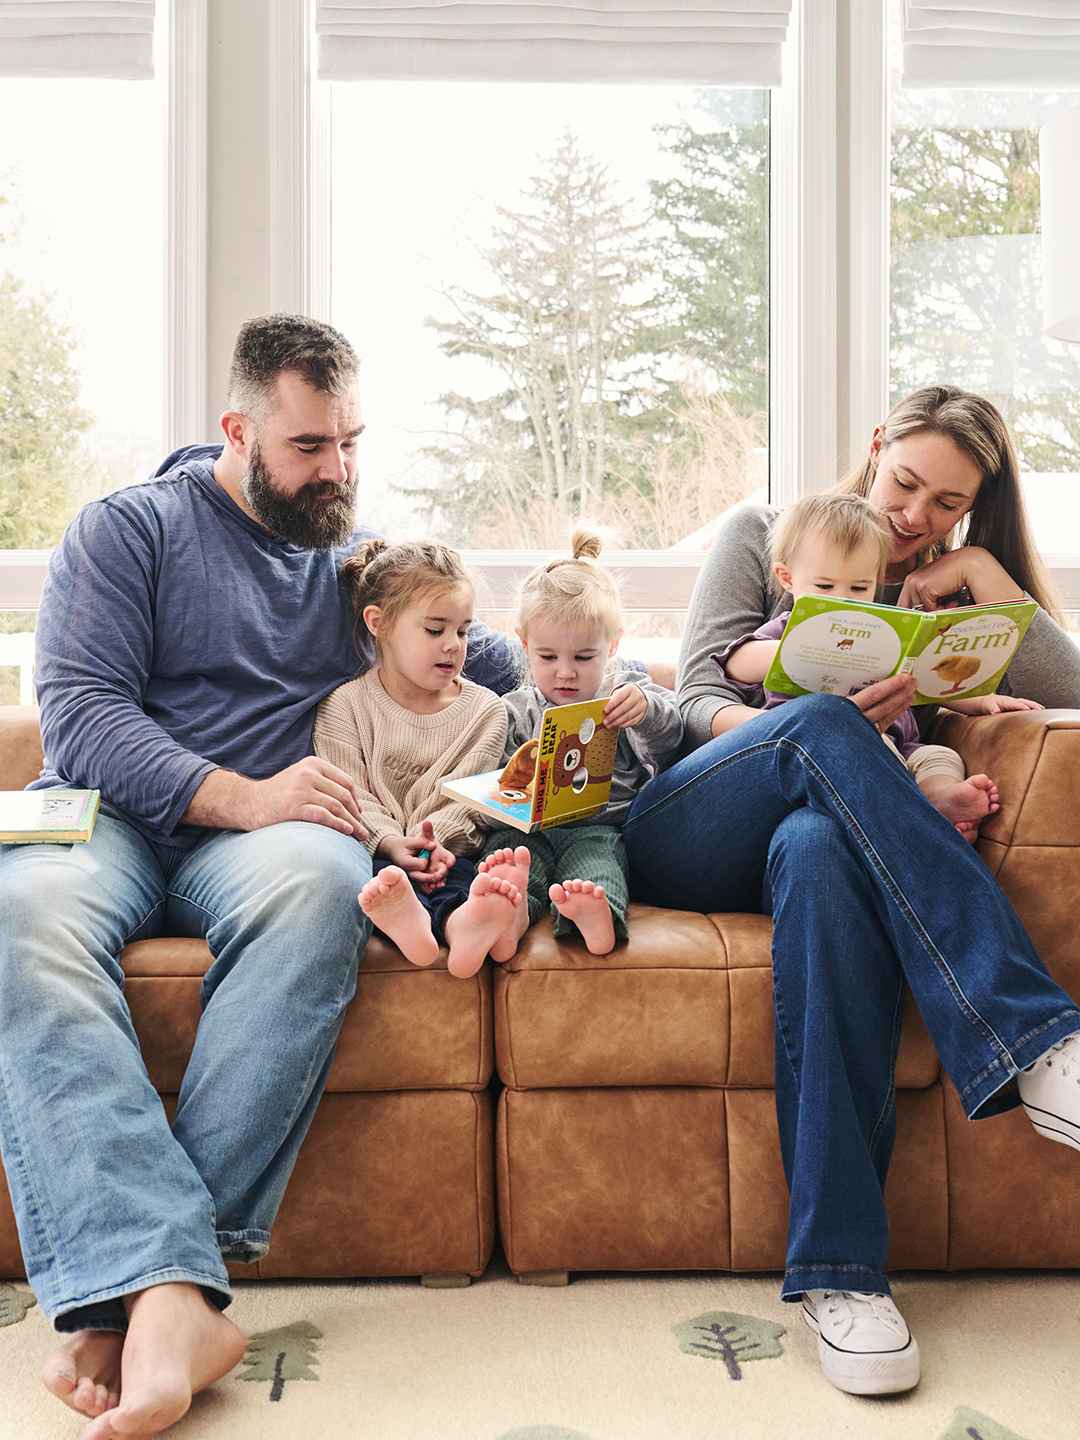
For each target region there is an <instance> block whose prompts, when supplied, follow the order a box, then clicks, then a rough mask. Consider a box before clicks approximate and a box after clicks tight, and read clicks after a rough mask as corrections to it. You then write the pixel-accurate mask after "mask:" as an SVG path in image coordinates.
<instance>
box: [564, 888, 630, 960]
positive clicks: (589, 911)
mask: <svg viewBox="0 0 1080 1440" xmlns="http://www.w3.org/2000/svg"><path fill="white" fill-rule="evenodd" d="M548 896H549V897H550V899H551V903H552V904H553V905H554V906H555V909H556V910H558V912H559V914H560V915H563V916H565V917H566V919H567V920H572V921H573V922H574V924H575V925H576V926H577V928H578V929H579V930H580V931H581V938H582V939H583V940H584V941H585V946H586V948H587V949H588V950H589V952H590V953H591V954H593V955H607V954H608V952H609V951H611V950H613V949H614V947H615V926H614V925H613V924H612V920H611V906H610V905H609V904H608V901H607V895H606V894H605V893H604V887H603V886H602V885H594V884H593V882H592V881H591V880H567V881H566V883H565V884H564V885H552V887H551V889H550V890H549V891H548Z"/></svg>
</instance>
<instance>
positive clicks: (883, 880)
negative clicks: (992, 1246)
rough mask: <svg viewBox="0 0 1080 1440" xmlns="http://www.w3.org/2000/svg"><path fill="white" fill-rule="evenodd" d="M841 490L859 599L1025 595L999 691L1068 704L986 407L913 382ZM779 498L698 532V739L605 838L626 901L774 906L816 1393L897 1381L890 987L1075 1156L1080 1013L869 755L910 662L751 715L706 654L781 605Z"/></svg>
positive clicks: (908, 792)
mask: <svg viewBox="0 0 1080 1440" xmlns="http://www.w3.org/2000/svg"><path fill="white" fill-rule="evenodd" d="M838 488H839V489H841V490H843V489H849V490H854V491H856V492H857V493H859V494H864V495H866V496H867V498H869V500H870V501H871V503H872V504H873V505H874V506H875V507H876V508H877V509H878V510H879V511H880V512H881V513H882V514H883V515H884V517H885V519H886V522H887V524H888V527H889V533H890V537H891V541H892V550H891V558H890V561H889V564H888V567H887V569H886V577H885V578H886V585H885V587H884V589H883V592H882V594H881V598H883V599H886V600H892V601H899V603H900V604H903V605H912V606H913V605H916V604H918V605H922V606H924V607H926V608H928V609H933V608H936V607H937V606H938V604H939V602H942V601H944V600H946V598H947V597H950V596H952V595H954V594H956V593H957V592H960V591H965V590H966V591H967V592H968V594H969V595H970V597H971V599H972V600H973V601H975V602H984V603H988V602H993V601H1001V600H1019V599H1020V598H1021V597H1022V596H1023V595H1024V594H1025V593H1026V594H1028V595H1030V596H1031V597H1032V598H1033V599H1035V600H1037V601H1038V602H1039V605H1040V609H1039V612H1038V613H1037V614H1036V616H1035V619H1034V620H1033V622H1032V624H1031V626H1030V627H1029V629H1028V632H1027V634H1026V636H1025V637H1024V640H1023V642H1022V644H1021V645H1020V647H1019V649H1018V651H1017V653H1016V655H1015V657H1014V659H1013V663H1012V665H1011V666H1010V667H1009V670H1008V672H1007V675H1006V681H1007V682H1008V684H1009V685H1010V686H1011V687H1012V688H1013V689H1015V690H1016V691H1018V692H1020V693H1021V694H1023V695H1025V696H1028V697H1029V698H1030V699H1032V700H1035V701H1037V702H1039V703H1041V704H1043V705H1069V706H1077V705H1080V655H1078V653H1077V649H1076V647H1075V645H1074V643H1073V641H1072V640H1071V639H1070V637H1069V636H1068V635H1066V634H1065V632H1064V631H1063V630H1062V629H1061V627H1060V625H1059V624H1058V623H1057V620H1056V617H1055V606H1054V598H1053V592H1052V588H1051V586H1050V584H1049V582H1048V579H1047V576H1046V572H1045V569H1044V567H1043V566H1042V564H1041V563H1040V561H1039V559H1038V556H1037V555H1036V554H1035V551H1034V547H1033V546H1032V544H1031V540H1030V535H1029V532H1028V527H1027V524H1026V520H1025V517H1024V510H1023V502H1022V499H1021V494H1020V487H1019V481H1018V478H1017V468H1016V456H1015V452H1014V450H1013V446H1012V441H1011V439H1010V437H1009V433H1008V429H1007V427H1006V425H1005V422H1004V420H1003V419H1002V417H1001V416H1000V414H999V413H998V412H997V410H995V408H994V407H993V405H991V404H990V403H989V401H987V400H985V399H982V398H981V397H980V396H977V395H969V394H967V393H965V392H963V391H960V390H956V389H953V388H951V387H947V386H937V387H932V388H930V389H926V390H920V391H918V392H916V394H914V395H912V396H909V398H908V399H907V400H905V401H902V402H901V403H900V404H899V405H898V406H897V407H896V408H895V409H894V410H893V412H892V413H891V414H890V416H889V417H888V419H887V420H886V421H885V423H884V425H882V426H879V427H878V428H877V430H875V432H874V436H873V440H872V442H871V445H870V452H869V454H868V456H867V460H866V463H865V465H864V466H863V467H862V468H861V469H860V470H859V471H858V472H857V473H856V474H855V475H854V476H852V477H850V478H849V479H848V480H847V481H845V482H842V483H841V485H840V486H839V487H838ZM776 513H777V512H776V511H775V510H773V509H770V508H769V507H767V506H748V507H744V508H742V509H740V510H739V511H737V512H736V513H735V514H734V515H733V516H732V517H731V518H730V519H729V521H728V522H727V524H726V525H725V526H724V528H723V529H722V530H721V531H720V533H719V534H718V535H717V537H716V541H715V543H714V545H713V548H712V551H711V553H710V555H709V558H708V560H707V562H706V564H705V566H704V568H703V570H702V574H701V578H700V581H699V583H698V587H697V590H696V592H695V596H694V600H693V603H692V605H691V611H690V615H689V618H688V622H687V629H686V637H685V639H684V642H683V653H682V657H681V662H680V671H679V698H680V703H681V705H682V710H683V718H684V721H685V723H686V729H687V737H688V740H689V741H690V743H691V744H695V745H697V746H698V748H697V749H696V750H694V751H693V752H692V753H691V754H689V755H687V756H686V757H685V758H684V759H682V760H680V761H679V762H677V763H676V764H675V765H673V766H672V767H671V769H670V770H667V771H665V772H664V773H663V774H661V775H659V776H657V778H656V779H655V780H654V781H653V782H652V783H651V784H650V785H649V786H648V787H647V788H646V789H645V790H644V791H643V792H642V794H641V795H639V796H638V798H637V799H636V800H635V802H634V804H633V806H632V808H631V811H630V816H629V818H628V820H627V822H626V825H625V827H624V829H623V840H624V843H625V845H626V850H627V854H628V857H629V861H630V869H631V884H632V890H633V893H634V894H635V897H636V898H638V899H640V900H643V901H645V902H647V903H651V904H657V905H668V906H674V907H678V908H682V909H687V910H699V911H705V912H707V913H708V912H713V911H725V910H731V911H742V910H758V911H762V912H764V913H767V914H770V915H772V917H773V987H774V998H775V1003H776V1108H777V1118H778V1121H779V1129H780V1142H781V1150H782V1154H783V1159H784V1167H785V1173H786V1176H787V1181H788V1186H789V1189H790V1192H791V1207H790V1218H789V1225H788V1254H787V1265H786V1274H785V1279H784V1286H783V1296H784V1299H785V1300H789V1301H793V1302H797V1301H801V1302H802V1305H803V1314H804V1317H805V1319H806V1322H807V1324H808V1325H809V1326H810V1327H811V1329H812V1330H813V1331H815V1333H816V1334H817V1336H818V1355H819V1358H820V1361H821V1365H822V1369H823V1371H824V1373H825V1376H826V1378H827V1379H828V1380H830V1381H831V1382H832V1384H834V1385H836V1386H837V1387H838V1388H839V1389H841V1390H846V1391H849V1392H851V1393H855V1394H883V1393H893V1392H897V1391H903V1390H909V1389H911V1387H912V1386H914V1385H916V1384H917V1383H918V1379H919V1350H918V1345H917V1344H916V1342H915V1339H914V1337H913V1336H912V1335H911V1333H910V1331H909V1330H908V1327H907V1325H906V1323H905V1321H904V1319H903V1317H902V1315H901V1314H900V1312H899V1311H898V1310H897V1308H896V1306H895V1305H894V1304H893V1302H892V1300H891V1298H890V1295H889V1284H888V1281H887V1280H886V1278H885V1273H884V1267H885V1258H886V1255H887V1252H888V1244H889V1227H888V1219H887V1216H886V1212H885V1203H884V1198H883V1191H884V1186H885V1177H886V1172H887V1170H888V1165H889V1157H890V1154H891V1151H892V1145H893V1139H894V1136H895V1130H896V1116H895V1102H894V1088H893V1087H894V1074H893V1072H894V1065H895V1058H896V1048H897V1043H898V1037H899V1031H900V1017H901V1016H902V1014H903V1005H904V986H905V983H907V984H908V985H910V987H911V990H912V992H913V993H914V996H915V1000H916V1003H917V1004H918V1006H919V1010H920V1012H921V1013H922V1017H923V1019H924V1021H925V1022H926V1027H927V1029H928V1030H929V1032H930V1036H931V1039H932V1040H933V1041H934V1044H935V1046H936V1047H937V1051H938V1054H939V1055H940V1056H941V1059H942V1062H943V1064H944V1065H945V1068H946V1070H947V1071H948V1073H949V1075H950V1077H951V1079H952V1081H953V1083H954V1085H955V1086H956V1089H957V1091H958V1092H959V1095H960V1098H961V1101H962V1102H963V1105H964V1109H965V1111H966V1113H967V1115H968V1116H969V1117H970V1118H971V1119H979V1118H981V1117H983V1116H986V1115H994V1114H999V1113H1001V1112H1003V1111H1005V1110H1009V1109H1011V1108H1013V1107H1014V1106H1016V1105H1019V1104H1020V1103H1021V1102H1022V1103H1024V1105H1025V1107H1026V1108H1027V1109H1028V1111H1029V1114H1030V1115H1031V1116H1032V1118H1033V1120H1035V1121H1036V1123H1037V1126H1038V1128H1039V1129H1040V1130H1041V1131H1042V1132H1043V1133H1048V1132H1050V1131H1053V1132H1054V1138H1056V1139H1060V1140H1063V1141H1065V1142H1066V1143H1068V1144H1071V1145H1074V1146H1075V1147H1076V1148H1077V1149H1080V1087H1078V1086H1077V1085H1076V1073H1077V1067H1078V1066H1080V1039H1078V1038H1076V1037H1077V1035H1078V1032H1080V1011H1078V1009H1077V1007H1076V1005H1075V1003H1074V1002H1073V1001H1072V999H1071V998H1070V997H1069V995H1068V994H1066V992H1065V991H1064V990H1062V989H1061V988H1060V986H1058V985H1057V984H1055V982H1054V981H1053V980H1052V979H1051V978H1050V976H1049V974H1048V973H1047V971H1046V968H1045V966H1044V965H1043V963H1042V961H1041V959H1040V958H1039V956H1038V954H1037V953H1036V951H1035V949H1034V947H1033V945H1032V944H1031V941H1030V940H1029V938H1028V936H1027V934H1026V932H1025V931H1024V928H1023V926H1022V925H1021V924H1020V922H1019V920H1018V918H1017V916H1016V913H1015V911H1014V910H1013V909H1012V907H1011V905H1010V904H1009V902H1008V901H1007V899H1006V898H1005V895H1004V894H1003V893H1002V891H1001V889H1000V888H999V886H998V885H997V882H996V881H995V880H994V879H993V877H992V876H991V874H990V872H989V870H987V868H986V866H985V865H984V864H983V862H982V861H981V860H980V859H979V857H978V855H977V854H975V853H974V851H973V850H972V848H971V847H970V846H969V845H968V844H966V843H965V841H964V840H963V838H962V837H961V836H960V835H959V834H958V833H957V831H956V829H955V828H954V826H953V825H951V824H950V823H949V821H948V820H947V819H945V818H944V817H943V816H941V815H939V814H938V813H937V812H936V811H935V810H934V809H933V807H932V806H931V805H930V803H929V801H927V800H926V799H925V798H924V797H923V796H922V795H921V794H920V793H919V792H918V790H917V788H916V787H915V786H913V785H912V784H911V781H910V779H909V777H908V776H907V775H906V774H905V772H904V771H903V769H902V768H901V767H900V766H898V765H897V764H896V762H895V759H894V758H893V757H892V756H891V755H890V754H889V753H888V751H887V749H886V747H885V746H884V745H882V743H881V740H880V738H879V735H878V730H877V729H876V728H875V726H877V727H880V728H885V727H887V726H888V725H890V724H891V723H892V722H893V721H894V720H895V719H896V718H897V716H898V715H900V714H901V713H902V712H903V711H905V710H906V709H907V708H908V707H909V705H910V703H911V699H912V695H913V693H914V690H913V682H912V680H911V678H910V677H904V676H894V677H893V678H892V679H889V680H883V681H881V682H880V683H879V684H877V685H871V686H869V687H868V688H867V689H866V690H864V691H862V692H861V693H860V694H859V695H857V696H855V697H853V700H848V699H842V698H840V697H838V696H835V695H806V696H803V697H801V698H800V699H798V700H794V701H792V702H791V703H790V704H787V705H783V706H780V707H779V708H778V709H775V710H771V711H769V712H768V713H767V714H761V713H760V711H759V710H758V709H755V708H750V707H748V706H747V705H746V704H745V703H744V697H743V696H742V695H740V694H739V692H738V691H736V690H734V689H733V688H732V687H730V686H729V685H726V684H725V682H724V681H723V679H722V678H721V676H720V675H719V673H718V671H717V668H716V666H715V664H714V663H713V661H712V660H711V659H710V658H709V657H710V656H711V655H712V654H715V653H717V652H720V651H723V650H724V649H725V647H726V646H728V645H730V644H731V642H732V641H733V640H735V639H737V638H738V637H739V636H740V635H746V634H747V633H749V632H752V631H753V630H755V629H756V628H757V627H758V626H760V625H761V624H762V623H763V621H765V620H767V619H769V618H770V617H771V616H772V615H774V614H777V613H780V612H781V611H782V610H784V609H785V608H786V607H787V606H788V605H789V604H790V597H789V596H787V595H786V594H785V595H782V596H777V595H776V593H775V591H771V590H770V588H769V583H768V581H769V575H770V563H769V531H770V527H771V524H772V521H773V519H774V518H775V515H776ZM958 527H959V533H960V537H961V540H962V542H963V544H962V548H959V549H955V548H951V545H952V541H953V539H954V538H955V535H956V533H957V529H958ZM758 703H759V704H760V703H761V702H760V701H758ZM750 719H753V724H752V725H746V724H745V723H744V722H745V721H748V720H750ZM898 817H902V818H903V822H904V823H901V824H898V823H897V820H898ZM1037 1061H1042V1063H1041V1064H1039V1066H1038V1068H1037V1070H1036V1069H1035V1065H1036V1062H1037ZM1070 1066H1071V1067H1072V1070H1071V1073H1069V1072H1070ZM1017 1081H1018V1082H1019V1085H1018V1086H1017V1083H1016V1082H1017ZM1018 1090H1019V1093H1018ZM1077 1179H1078V1180H1080V1168H1078V1172H1077Z"/></svg>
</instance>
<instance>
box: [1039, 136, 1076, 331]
mask: <svg viewBox="0 0 1080 1440" xmlns="http://www.w3.org/2000/svg"><path fill="white" fill-rule="evenodd" d="M1039 168H1040V170H1041V172H1042V253H1043V327H1044V329H1045V331H1046V333H1047V335H1050V336H1052V337H1053V338H1054V339H1055V340H1072V341H1076V342H1077V343H1080V110H1066V111H1065V112H1064V113H1063V114H1061V115H1055V116H1054V118H1053V120H1049V121H1047V123H1046V124H1045V125H1044V126H1043V127H1042V129H1041V130H1040V131H1039Z"/></svg>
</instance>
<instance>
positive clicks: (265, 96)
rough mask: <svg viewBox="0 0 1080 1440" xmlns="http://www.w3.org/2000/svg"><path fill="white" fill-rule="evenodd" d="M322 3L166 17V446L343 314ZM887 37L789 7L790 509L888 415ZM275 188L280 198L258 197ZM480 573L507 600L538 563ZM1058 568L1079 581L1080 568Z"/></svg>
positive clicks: (776, 246) (778, 368)
mask: <svg viewBox="0 0 1080 1440" xmlns="http://www.w3.org/2000/svg"><path fill="white" fill-rule="evenodd" d="M314 3H315V0H214V3H213V5H212V6H208V0H172V4H171V5H170V7H169V13H170V45H169V135H168V142H167V143H168V181H167V183H168V195H167V206H168V209H167V225H166V233H167V236H168V242H167V243H168V256H167V286H166V288H167V297H166V306H167V314H166V336H167V340H166V345H167V363H166V375H167V381H166V384H167V395H166V407H165V408H166V416H167V435H166V443H167V448H168V449H172V448H174V447H175V446H177V445H180V444H183V443H187V442H194V441H198V440H214V439H216V438H217V436H218V427H217V416H218V413H219V411H220V405H221V397H222V396H223V394H224V391H225V380H226V376H227V370H228V364H229V357H230V354H231V349H232V343H233V339H234V337H235V334H236V331H237V328H238V327H239V325H240V324H241V322H242V321H243V320H244V319H245V318H247V317H248V316H249V315H253V314H258V313H261V312H264V311H266V310H273V309H289V310H299V311H303V312H305V313H307V314H311V315H314V316H316V317H318V318H323V319H327V318H329V316H330V309H331V303H330V302H331V295H330V273H331V264H330V261H331V255H330V200H331V196H330V123H329V82H327V81H319V80H317V79H316V77H315V54H314V49H315V43H314V13H313V12H314ZM886 39H887V37H886V7H885V5H884V4H883V3H882V0H796V3H795V5H794V7H793V14H792V21H791V26H790V29H789V33H788V39H787V41H786V44H785V51H784V57H783V66H784V83H783V85H782V86H781V87H780V88H779V89H777V90H774V91H773V103H772V112H773V123H772V179H771V194H772V203H771V225H770V229H771V241H770V245H771V256H770V259H771V282H770V288H771V295H770V316H771V336H770V405H769V410H770V470H771V498H772V500H773V502H774V503H776V504H787V503H789V502H790V501H791V500H794V499H796V498H797V497H798V496H799V495H800V494H805V493H808V492H810V491H815V490H821V489H824V488H826V487H827V486H829V485H831V484H832V483H833V481H834V480H835V479H836V478H837V476H838V475H839V474H841V473H842V472H843V471H845V470H846V469H848V468H850V467H851V466H852V465H854V464H855V463H857V462H858V460H860V459H861V458H862V456H863V455H864V454H865V453H866V448H867V445H868V443H869V440H870V436H871V434H872V433H873V429H874V426H875V425H877V424H879V423H880V422H881V420H882V419H883V418H884V416H885V413H886V411H887V408H888V403H887V402H888V304H889V294H888V286H889V275H888V215H889V171H888V53H887V44H886ZM211 57H212V63H211ZM211 146H213V149H211ZM259 175H265V176H268V177H269V180H268V184H266V185H265V186H260V185H258V184H255V183H253V182H252V177H253V176H254V177H257V176H259ZM226 221H227V222H228V223H226ZM471 558H472V559H473V561H474V563H478V564H479V568H480V569H481V570H482V571H484V572H485V574H486V575H487V576H488V578H489V579H490V581H491V584H492V592H493V596H497V595H499V594H502V593H504V592H505V589H506V583H507V576H508V575H511V574H513V573H514V572H515V571H517V570H519V569H520V568H521V567H522V565H523V563H524V561H525V558H526V557H525V555H524V554H515V552H507V553H506V555H505V556H500V555H498V554H497V553H496V552H475V554H474V555H473V556H472V557H471ZM702 558H703V556H702V554H701V553H699V552H671V551H665V552H639V553H638V554H637V555H635V554H631V553H625V554H620V555H619V557H618V566H619V569H620V570H621V571H622V572H623V573H624V575H626V577H627V580H628V581H630V583H631V585H632V587H633V589H634V593H635V594H640V595H641V596H642V600H641V601H640V602H638V603H641V604H642V605H645V604H648V605H649V607H650V608H657V609H660V608H667V603H665V604H664V605H661V603H660V602H659V601H658V600H654V599H648V598H647V597H653V596H660V595H663V596H664V597H666V602H668V603H670V606H671V608H683V607H684V606H685V604H686V603H687V602H688V600H689V596H690V593H691V591H692V588H693V581H694V578H695V576H696V571H697V568H698V567H699V566H700V563H701V560H702ZM1047 558H1048V560H1049V561H1050V562H1051V564H1052V566H1053V567H1054V568H1055V569H1059V568H1060V570H1061V572H1062V579H1063V580H1065V578H1066V571H1071V569H1072V567H1073V566H1074V565H1075V564H1076V560H1075V557H1071V556H1049V557H1047ZM46 559H47V552H7V553H3V552H0V609H10V610H19V609H35V608H36V606H37V603H38V599H39V597H40V588H41V581H42V579H43V578H44V568H45V561H46ZM631 571H635V572H639V573H640V577H641V578H640V579H636V580H632V579H631V576H630V572H631ZM645 577H647V578H645ZM1071 578H1072V575H1071V574H1070V575H1069V579H1070V580H1071ZM493 603H495V602H494V600H493Z"/></svg>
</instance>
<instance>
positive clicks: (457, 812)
mask: <svg viewBox="0 0 1080 1440" xmlns="http://www.w3.org/2000/svg"><path fill="white" fill-rule="evenodd" d="M460 684H461V694H460V695H459V696H458V698H457V699H456V700H455V701H454V703H453V704H452V705H448V706H447V708H446V709H445V710H440V711H439V713H438V714H437V715H414V714H413V713H412V711H411V710H404V709H402V707H401V706H400V705H398V704H397V703H396V702H395V701H393V700H391V699H390V696H389V695H387V693H386V691H385V690H384V689H383V687H382V682H381V681H380V679H379V672H378V670H367V671H365V673H364V674H363V675H361V676H359V677H358V678H357V679H356V680H350V681H349V682H348V684H346V685H342V686H340V687H339V688H338V689H337V690H335V691H334V692H333V693H332V694H330V695H328V696H327V697H326V699H325V700H324V701H323V702H322V704H321V705H320V706H319V710H318V714H317V715H316V717H315V730H314V740H315V754H316V755H319V756H321V758H322V759H324V760H329V761H330V763H331V764H332V765H336V766H337V767H338V769H340V770H344V771H346V772H347V773H348V774H349V775H351V776H352V778H353V780H354V781H355V782H356V786H357V790H358V792H359V793H358V795H357V799H358V800H359V803H360V811H361V814H362V815H363V817H364V824H365V825H366V826H367V828H368V832H369V834H368V839H367V842H366V843H367V847H368V849H369V850H370V851H371V853H372V854H374V853H375V850H376V848H377V846H378V844H379V841H380V840H381V839H382V838H383V836H384V835H416V834H418V833H419V830H420V823H421V821H423V820H430V821H431V823H432V826H433V827H434V830H435V835H436V838H437V839H438V840H439V843H440V844H442V845H445V846H446V848H447V849H448V850H451V851H453V853H454V854H455V855H463V854H465V853H466V852H467V851H469V850H475V849H477V848H478V847H479V846H480V845H482V844H483V840H484V835H485V833H486V831H485V826H484V824H483V823H482V821H481V819H480V817H479V816H478V815H477V814H475V812H473V811H471V810H466V809H465V807H464V806H463V805H460V804H457V803H455V802H454V801H451V800H448V799H446V798H445V797H444V796H443V795H442V793H441V791H440V788H439V787H440V785H441V783H442V781H443V780H449V779H460V778H461V777H462V776H465V775H479V774H482V773H483V772H484V771H485V770H494V769H496V768H497V767H498V766H499V765H501V763H502V753H503V745H504V744H505V742H506V710H505V708H504V706H503V703H502V701H501V700H500V699H499V697H498V696H497V695H495V694H493V693H492V692H491V691H490V690H484V689H483V688H482V687H481V686H479V685H474V684H473V683H472V681H471V680H464V679H463V680H461V681H460Z"/></svg>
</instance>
